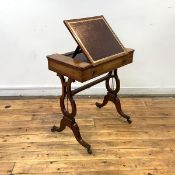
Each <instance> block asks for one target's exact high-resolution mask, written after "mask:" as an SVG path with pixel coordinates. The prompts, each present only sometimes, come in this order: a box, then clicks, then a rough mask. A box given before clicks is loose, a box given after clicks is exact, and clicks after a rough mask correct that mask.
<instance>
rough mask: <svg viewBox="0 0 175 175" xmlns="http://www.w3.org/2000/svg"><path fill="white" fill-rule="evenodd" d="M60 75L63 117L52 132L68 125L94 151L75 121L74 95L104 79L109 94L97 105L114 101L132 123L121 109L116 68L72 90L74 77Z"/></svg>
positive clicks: (79, 140) (80, 140) (119, 111)
mask: <svg viewBox="0 0 175 175" xmlns="http://www.w3.org/2000/svg"><path fill="white" fill-rule="evenodd" d="M58 76H59V77H60V79H61V83H62V95H61V97H60V107H61V111H62V113H63V118H62V119H61V122H60V127H57V126H53V127H52V129H51V131H52V132H55V131H57V132H61V131H63V130H64V129H65V128H66V126H68V127H69V128H70V129H71V130H72V132H73V134H74V136H75V138H76V140H77V141H78V142H79V143H80V144H81V145H82V146H84V147H85V148H86V149H87V152H88V153H89V154H91V153H92V151H91V146H90V145H89V144H88V143H87V142H85V141H84V140H83V139H82V137H81V134H80V131H79V127H78V124H77V123H76V121H75V116H76V112H77V109H76V103H75V100H74V99H73V95H75V94H77V93H78V92H80V91H82V90H85V89H87V88H89V87H91V86H93V85H95V84H98V83H100V82H102V81H104V80H105V81H106V89H107V91H108V92H107V95H106V96H105V97H104V100H103V103H102V104H100V103H96V106H97V107H99V108H101V107H103V106H105V105H106V104H107V102H108V101H112V102H113V103H114V104H115V106H116V109H117V111H118V113H119V114H120V115H121V116H122V117H124V118H125V119H126V120H127V121H128V123H131V120H130V117H129V116H127V115H126V114H124V113H123V111H122V109H121V104H120V100H119V98H118V95H117V93H118V92H119V90H120V81H119V79H118V76H117V70H116V69H115V70H114V71H111V72H109V73H108V74H107V75H106V76H104V77H102V78H100V79H98V80H95V81H93V82H90V83H88V84H86V85H84V86H81V87H79V88H77V89H75V90H71V83H72V82H74V80H73V79H71V78H68V80H67V81H66V80H65V78H64V76H63V75H59V74H58ZM111 78H114V79H115V82H116V87H115V89H112V88H111V87H110V83H109V81H110V79H111ZM66 99H67V106H66V105H65V101H66ZM68 100H69V102H70V104H71V108H72V109H71V112H69V109H68Z"/></svg>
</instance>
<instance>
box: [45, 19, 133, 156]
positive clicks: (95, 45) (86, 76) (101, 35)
mask: <svg viewBox="0 0 175 175" xmlns="http://www.w3.org/2000/svg"><path fill="white" fill-rule="evenodd" d="M64 23H65V24H66V26H67V28H68V29H69V31H70V32H71V34H72V36H73V37H74V39H75V40H76V42H77V44H78V46H77V48H76V49H75V51H72V52H69V53H65V54H52V55H48V56H47V58H48V68H49V69H50V70H51V71H54V72H56V73H57V75H58V76H59V77H60V79H61V83H62V95H61V97H60V107H61V111H62V113H63V118H62V120H61V122H60V127H57V126H53V127H52V129H51V131H52V132H55V131H58V132H61V131H63V130H64V129H65V128H66V126H68V127H69V128H70V129H71V130H72V132H73V134H74V136H75V138H76V140H77V141H78V142H79V143H80V144H81V145H82V146H84V147H85V148H86V149H87V151H88V153H89V154H91V153H92V151H91V146H90V145H89V144H88V143H87V142H85V141H84V140H83V139H82V137H81V134H80V131H79V127H78V124H77V123H76V121H75V116H76V112H77V108H76V103H75V100H74V98H73V96H74V95H76V94H77V93H79V92H80V91H83V90H85V89H87V88H90V87H92V86H94V85H96V84H98V83H100V82H102V81H105V82H106V89H107V94H106V95H105V97H104V100H103V102H102V103H96V106H97V107H98V108H101V107H103V106H105V105H106V104H107V103H108V101H112V102H113V103H114V105H115V107H116V110H117V112H118V113H119V114H120V115H121V116H122V117H123V118H125V119H126V121H127V122H128V123H131V120H130V117H129V116H128V115H126V114H125V113H124V112H123V111H122V109H121V104H120V99H119V97H118V92H119V90H120V80H119V78H118V75H117V69H118V68H119V67H122V66H124V65H127V64H129V63H131V62H132V61H133V53H134V50H133V49H126V48H124V46H123V45H122V44H121V42H120V41H119V39H118V38H117V36H116V35H115V34H114V32H113V31H112V29H111V28H110V27H109V25H108V23H107V22H106V20H105V19H104V17H103V16H96V17H90V18H82V19H74V20H65V21H64ZM105 73H107V74H106V75H104V76H102V77H100V78H99V79H96V80H94V81H92V82H90V83H88V84H85V85H83V86H81V87H79V88H77V89H74V90H72V89H71V84H72V83H73V82H75V80H77V81H79V82H85V81H87V80H90V79H93V78H95V77H97V76H100V75H102V74H105ZM65 77H68V79H66V78H65ZM110 80H112V81H110ZM110 82H112V85H111V84H110ZM68 104H70V105H71V107H70V106H69V105H68ZM86 112H87V111H86Z"/></svg>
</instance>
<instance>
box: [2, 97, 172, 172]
mask: <svg viewBox="0 0 175 175" xmlns="http://www.w3.org/2000/svg"><path fill="white" fill-rule="evenodd" d="M96 101H98V102H101V101H102V98H77V99H76V102H77V109H78V112H77V116H76V119H77V123H78V124H79V127H80V130H81V133H82V136H83V138H84V139H85V140H86V141H87V142H88V143H90V144H91V146H92V151H93V154H92V155H89V154H87V152H86V150H85V149H84V148H83V147H82V146H81V145H79V144H78V143H77V141H76V140H75V138H74V136H73V134H72V132H71V131H70V129H69V128H66V130H64V131H63V132H61V133H52V132H50V129H51V126H52V125H54V124H55V125H59V121H60V119H61V118H62V114H61V110H60V107H59V102H58V99H56V98H48V99H47V98H30V99H27V98H23V99H15V98H14V99H9V100H8V99H0V175H12V174H13V175H66V174H68V175H175V166H174V165H175V98H168V97H165V98H163V97H161V98H158V97H157V98H155V97H154V98H128V97H127V98H121V103H122V108H123V110H124V111H125V112H126V113H127V114H129V115H130V116H131V117H132V121H133V123H132V124H131V125H129V124H127V123H126V122H125V121H124V120H123V119H122V118H121V117H120V116H119V115H118V114H117V112H116V111H115V108H114V105H113V104H112V103H108V104H107V106H105V107H104V108H102V109H98V108H96V107H95V102H96Z"/></svg>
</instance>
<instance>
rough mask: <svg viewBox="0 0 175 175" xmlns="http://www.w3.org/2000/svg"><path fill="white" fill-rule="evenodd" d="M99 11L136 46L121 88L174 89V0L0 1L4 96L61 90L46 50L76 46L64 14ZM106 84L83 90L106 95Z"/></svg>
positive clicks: (139, 90) (123, 90)
mask: <svg viewBox="0 0 175 175" xmlns="http://www.w3.org/2000/svg"><path fill="white" fill-rule="evenodd" d="M95 15H104V16H105V18H106V19H107V21H108V22H109V24H110V25H111V27H112V28H113V30H114V32H115V33H116V34H117V35H118V37H119V39H120V40H121V41H122V43H123V44H124V46H125V47H129V48H134V49H135V54H134V62H133V63H132V64H130V65H127V66H124V67H122V68H120V69H119V71H118V72H119V77H120V80H121V93H123V94H175V1H174V0H166V1H165V0H132V1H131V0H108V1H106V0H87V1H82V0H72V1H71V0H0V95H1V96H7V95H58V94H60V93H61V89H60V87H61V86H60V85H61V84H60V80H59V79H58V77H57V76H56V74H55V73H53V72H51V71H49V70H48V65H47V59H46V55H49V54H53V53H64V52H67V51H73V50H74V49H75V48H76V43H75V41H74V40H73V38H72V37H71V35H70V33H69V32H68V30H67V29H66V27H65V26H64V24H63V20H64V19H72V18H82V17H90V16H95ZM79 85H80V83H75V84H74V87H76V86H79ZM103 85H104V84H103V83H102V84H99V85H97V86H95V87H92V88H91V89H89V90H86V91H84V92H83V93H81V94H104V93H105V92H106V90H105V86H103Z"/></svg>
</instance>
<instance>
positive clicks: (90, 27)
mask: <svg viewBox="0 0 175 175" xmlns="http://www.w3.org/2000/svg"><path fill="white" fill-rule="evenodd" d="M65 24H66V26H67V27H68V29H69V30H70V32H71V33H72V35H73V36H74V38H75V40H76V41H77V43H78V44H79V46H80V47H81V48H82V50H83V51H84V53H85V54H86V56H87V57H88V59H89V60H90V62H91V63H92V64H98V63H100V62H102V61H103V62H104V61H108V60H110V59H111V58H116V57H117V55H120V54H123V53H126V50H125V48H124V46H123V45H122V44H121V42H120V41H119V39H118V38H117V37H116V35H115V34H114V33H113V31H112V29H111V28H110V27H109V25H108V23H107V22H106V20H105V19H104V17H103V16H98V17H91V18H83V19H76V20H67V21H65Z"/></svg>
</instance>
